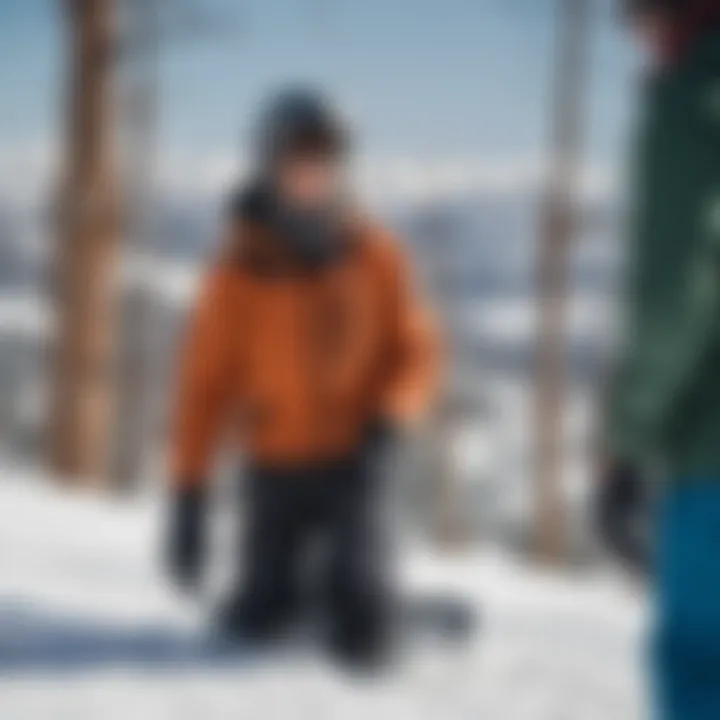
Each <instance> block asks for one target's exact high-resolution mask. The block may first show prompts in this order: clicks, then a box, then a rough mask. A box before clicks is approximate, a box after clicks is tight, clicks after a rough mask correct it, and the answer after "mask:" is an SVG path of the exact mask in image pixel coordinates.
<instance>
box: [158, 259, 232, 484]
mask: <svg viewBox="0 0 720 720" xmlns="http://www.w3.org/2000/svg"><path fill="white" fill-rule="evenodd" d="M231 294H232V277H231V274H230V271H228V270H227V269H226V268H223V267H222V266H217V267H214V268H213V269H211V270H210V271H209V272H208V274H207V276H206V277H205V278H204V280H203V282H202V284H201V288H200V292H199V296H198V299H197V301H196V306H195V308H194V310H193V312H192V314H191V319H190V322H189V327H188V330H187V334H186V337H185V341H184V346H183V347H182V349H181V358H180V368H179V373H178V380H177V382H178V386H177V392H176V397H175V403H176V404H175V409H174V417H173V422H172V437H171V443H172V446H171V452H170V456H171V459H170V465H171V477H172V479H173V481H174V482H175V484H176V485H178V486H181V487H187V486H190V485H198V484H202V483H204V482H205V481H206V480H207V475H208V471H209V466H210V464H211V462H212V459H213V458H212V454H213V451H214V449H215V446H216V444H217V442H218V440H219V436H220V435H221V433H222V431H223V430H224V423H225V421H226V419H227V414H228V411H229V404H230V400H231V398H232V397H233V392H232V387H231V382H232V379H233V377H234V376H233V374H232V371H233V370H234V368H233V367H232V357H233V352H232V346H233V332H232V331H231V328H229V326H228V325H229V319H230V317H231V316H232V313H233V311H232V309H231V308H232V300H231Z"/></svg>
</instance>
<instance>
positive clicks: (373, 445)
mask: <svg viewBox="0 0 720 720" xmlns="http://www.w3.org/2000/svg"><path fill="white" fill-rule="evenodd" d="M399 434H400V433H399V430H398V428H397V426H396V425H395V424H394V423H393V422H392V421H390V420H388V419H387V418H385V417H377V418H375V419H374V420H373V421H372V422H371V423H370V424H369V425H368V426H367V429H366V431H365V443H366V445H367V447H368V449H370V450H371V451H373V450H375V451H378V452H383V451H385V450H387V449H388V448H390V447H391V446H392V445H393V443H394V442H395V441H396V440H397V439H398V436H399Z"/></svg>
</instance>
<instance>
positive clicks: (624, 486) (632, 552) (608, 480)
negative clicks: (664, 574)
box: [596, 460, 655, 574]
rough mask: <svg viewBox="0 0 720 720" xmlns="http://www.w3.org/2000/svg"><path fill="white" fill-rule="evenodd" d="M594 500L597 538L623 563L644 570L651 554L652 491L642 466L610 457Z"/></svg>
mask: <svg viewBox="0 0 720 720" xmlns="http://www.w3.org/2000/svg"><path fill="white" fill-rule="evenodd" d="M599 482H600V486H599V490H598V494H597V502H596V520H597V526H598V530H599V533H600V537H601V538H602V540H603V541H604V542H605V544H606V545H607V546H608V548H609V549H610V550H611V552H612V553H613V554H614V555H616V556H617V557H618V558H619V559H620V560H621V561H622V562H623V563H624V564H626V565H627V566H629V568H630V569H631V570H633V571H635V572H639V573H643V574H644V573H646V572H647V571H648V570H649V568H650V565H651V559H652V555H653V550H652V548H653V531H652V528H653V517H654V505H655V503H654V494H653V492H652V484H651V482H650V480H649V478H648V477H647V474H646V473H644V472H643V471H642V470H641V468H639V467H638V466H637V465H635V464H634V463H631V462H627V461H623V460H612V461H611V462H609V463H608V464H607V465H606V466H605V468H604V469H603V470H602V477H601V478H600V481H599Z"/></svg>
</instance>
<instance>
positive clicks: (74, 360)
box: [50, 0, 118, 482]
mask: <svg viewBox="0 0 720 720" xmlns="http://www.w3.org/2000/svg"><path fill="white" fill-rule="evenodd" d="M64 7H65V9H66V15H67V20H68V26H69V34H70V43H69V48H70V56H71V60H70V96H69V122H68V125H69V127H68V136H67V145H66V155H65V159H64V163H65V166H64V172H63V177H62V186H61V190H60V204H59V205H60V206H59V208H58V210H59V214H58V218H57V221H58V227H57V231H58V244H57V248H56V250H57V252H56V255H55V258H54V263H55V264H54V272H55V278H54V279H55V287H54V290H55V292H56V296H55V298H54V300H55V307H56V309H57V329H56V332H57V335H56V338H55V348H54V358H53V359H54V363H55V365H54V368H53V371H54V378H53V379H54V385H53V388H52V393H53V395H52V406H51V410H50V413H51V417H50V464H51V466H52V468H53V469H54V470H55V471H56V472H57V473H58V474H59V475H61V476H64V477H66V478H74V479H78V478H85V479H87V478H92V479H93V481H95V482H98V481H99V482H102V481H104V479H105V478H106V473H107V469H108V467H107V463H108V460H109V457H108V453H109V449H110V448H109V445H110V438H111V435H112V432H111V419H112V414H113V409H112V408H113V401H114V380H113V375H114V368H113V358H114V336H115V327H116V318H115V313H116V298H115V296H116V292H115V287H116V284H117V283H116V279H115V277H114V273H115V271H116V251H117V237H118V228H117V208H116V183H115V172H114V162H113V149H112V130H113V128H112V122H111V116H112V107H111V103H112V98H111V85H112V83H111V75H112V64H113V57H112V56H113V38H112V34H113V32H112V31H113V28H112V22H113V17H112V0H66V2H65V4H64Z"/></svg>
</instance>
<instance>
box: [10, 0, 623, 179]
mask: <svg viewBox="0 0 720 720" xmlns="http://www.w3.org/2000/svg"><path fill="white" fill-rule="evenodd" d="M611 1H612V0H607V2H605V3H604V2H603V0H599V2H598V11H597V14H596V32H595V34H594V41H593V48H592V51H593V59H594V69H593V75H592V79H591V82H590V86H589V92H590V111H589V131H588V132H589V156H590V159H591V162H592V163H594V164H597V165H605V164H612V163H614V162H615V158H616V157H617V155H618V150H619V148H621V147H622V143H623V138H624V136H625V131H626V127H627V120H628V109H629V107H630V105H631V103H630V102H629V93H628V90H629V88H630V87H631V85H630V82H629V80H630V78H631V72H630V68H631V65H632V63H631V58H630V53H629V48H628V47H627V43H626V41H625V39H624V38H623V37H622V35H621V33H620V32H619V31H618V28H617V27H616V25H615V23H614V21H613V20H612V18H611V13H609V12H608V11H607V5H608V3H610V2H611ZM166 2H168V0H166ZM169 2H170V3H180V4H182V3H183V2H188V0H169ZM60 4H61V3H60V0H3V2H2V3H0V87H2V88H3V100H2V106H1V108H0V153H1V152H2V150H3V148H5V149H7V148H12V149H13V150H14V152H15V153H16V154H17V152H22V149H23V148H25V147H28V148H31V147H37V146H46V145H50V146H52V144H53V142H54V139H55V138H56V137H57V133H58V130H59V129H60V128H61V127H62V125H61V121H62V115H61V113H60V112H59V111H60V109H61V102H60V100H61V93H62V89H63V82H62V69H63V65H62V63H63V54H62V41H63V35H62V31H63V25H62V22H61V18H60V16H59V12H58V7H59V6H60ZM195 4H196V5H200V6H202V7H203V8H204V9H205V12H206V13H207V15H208V16H209V17H210V18H211V19H213V18H215V19H217V20H219V25H220V26H221V28H222V29H221V31H220V32H217V33H216V32H213V33H211V34H209V35H207V36H206V37H201V38H197V39H195V40H194V41H192V42H190V43H188V42H186V41H180V40H177V39H176V40H172V41H168V42H167V43H165V45H164V49H163V54H162V67H161V79H162V102H161V110H162V113H161V131H162V132H161V143H162V150H163V153H164V154H166V155H173V154H182V155H184V156H185V157H192V158H195V159H197V161H198V162H202V161H203V159H204V158H217V157H224V158H228V157H232V156H233V154H235V153H237V155H238V156H239V155H240V154H241V153H242V152H243V143H244V142H245V139H246V137H247V129H248V126H249V125H250V119H251V117H252V111H253V108H254V107H255V106H256V105H257V103H258V100H260V99H261V98H262V97H263V96H264V95H266V94H267V92H268V90H270V89H272V88H276V87H279V86H282V85H283V84H286V83H288V82H290V81H294V80H300V81H315V82H318V83H321V84H322V85H324V86H327V87H328V88H330V89H331V90H332V91H334V92H336V93H337V94H338V95H340V96H341V97H342V100H343V102H344V103H345V105H346V106H347V107H348V108H349V109H350V110H351V112H352V114H353V116H354V117H355V119H356V124H357V126H358V127H359V128H360V129H361V131H362V142H361V148H362V150H363V151H364V152H366V153H369V154H373V155H376V156H401V157H441V158H442V157H454V158H472V159H473V161H474V162H479V161H482V159H483V158H492V160H493V161H502V160H517V159H519V158H524V157H533V156H537V155H538V154H541V152H542V147H543V145H542V143H543V139H544V138H545V136H546V131H547V117H546V115H547V108H546V107H545V102H546V100H547V97H548V92H549V85H548V81H549V70H550V67H549V60H550V58H551V56H552V39H553V25H552V20H553V7H554V0H202V2H197V0H195ZM0 160H1V155H0Z"/></svg>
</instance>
